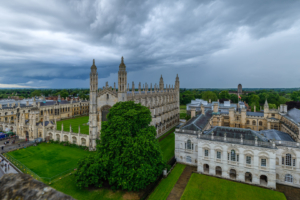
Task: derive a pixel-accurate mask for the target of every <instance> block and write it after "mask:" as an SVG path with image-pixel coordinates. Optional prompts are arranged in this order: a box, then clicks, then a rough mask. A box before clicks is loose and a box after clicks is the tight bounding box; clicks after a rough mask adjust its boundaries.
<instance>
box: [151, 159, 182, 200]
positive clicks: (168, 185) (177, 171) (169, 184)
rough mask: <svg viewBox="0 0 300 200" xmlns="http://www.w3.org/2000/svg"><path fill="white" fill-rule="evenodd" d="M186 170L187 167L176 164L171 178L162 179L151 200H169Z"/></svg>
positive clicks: (170, 175)
mask: <svg viewBox="0 0 300 200" xmlns="http://www.w3.org/2000/svg"><path fill="white" fill-rule="evenodd" d="M184 168H185V165H182V164H176V166H175V167H174V169H173V170H172V172H171V173H170V174H169V176H168V177H167V178H165V179H162V181H161V182H160V183H159V185H158V186H157V187H156V188H155V190H154V191H153V192H152V193H151V195H150V197H149V200H152V199H153V200H159V199H167V197H168V196H169V194H170V192H171V191H172V189H173V187H174V185H175V184H176V182H177V180H178V179H179V177H180V175H181V174H182V172H183V170H184Z"/></svg>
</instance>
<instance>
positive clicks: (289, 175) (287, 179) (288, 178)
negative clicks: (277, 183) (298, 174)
mask: <svg viewBox="0 0 300 200" xmlns="http://www.w3.org/2000/svg"><path fill="white" fill-rule="evenodd" d="M284 181H285V182H290V183H292V182H293V176H292V175H291V174H286V175H285V177H284Z"/></svg>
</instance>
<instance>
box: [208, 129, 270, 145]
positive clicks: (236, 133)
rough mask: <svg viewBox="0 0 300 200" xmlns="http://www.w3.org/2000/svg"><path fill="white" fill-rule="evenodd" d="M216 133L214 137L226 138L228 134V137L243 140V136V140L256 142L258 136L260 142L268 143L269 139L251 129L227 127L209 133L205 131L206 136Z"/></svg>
mask: <svg viewBox="0 0 300 200" xmlns="http://www.w3.org/2000/svg"><path fill="white" fill-rule="evenodd" d="M212 132H214V136H220V137H224V134H225V133H226V137H228V138H235V139H241V135H243V139H245V140H255V136H257V140H258V141H265V142H267V141H268V139H267V138H265V137H263V136H261V134H259V133H258V132H257V131H253V130H251V129H244V128H233V127H225V126H216V127H214V128H212V129H210V130H208V131H205V132H204V134H205V135H211V134H212Z"/></svg>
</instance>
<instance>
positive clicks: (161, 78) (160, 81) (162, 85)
mask: <svg viewBox="0 0 300 200" xmlns="http://www.w3.org/2000/svg"><path fill="white" fill-rule="evenodd" d="M159 90H160V91H162V90H164V79H163V77H162V75H161V76H160V79H159Z"/></svg>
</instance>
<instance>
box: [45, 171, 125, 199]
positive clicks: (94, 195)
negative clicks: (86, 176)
mask: <svg viewBox="0 0 300 200" xmlns="http://www.w3.org/2000/svg"><path fill="white" fill-rule="evenodd" d="M50 186H51V187H53V188H55V189H56V190H58V191H61V192H63V193H65V194H67V195H70V196H72V197H73V198H75V199H78V200H93V199H103V200H108V199H110V200H111V199H113V200H122V199H123V195H124V194H125V192H124V191H116V192H113V191H112V190H109V189H105V188H99V189H82V190H81V189H79V188H78V187H76V185H75V177H74V175H70V176H67V177H65V178H63V179H61V180H59V181H57V182H55V183H53V184H51V185H50Z"/></svg>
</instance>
